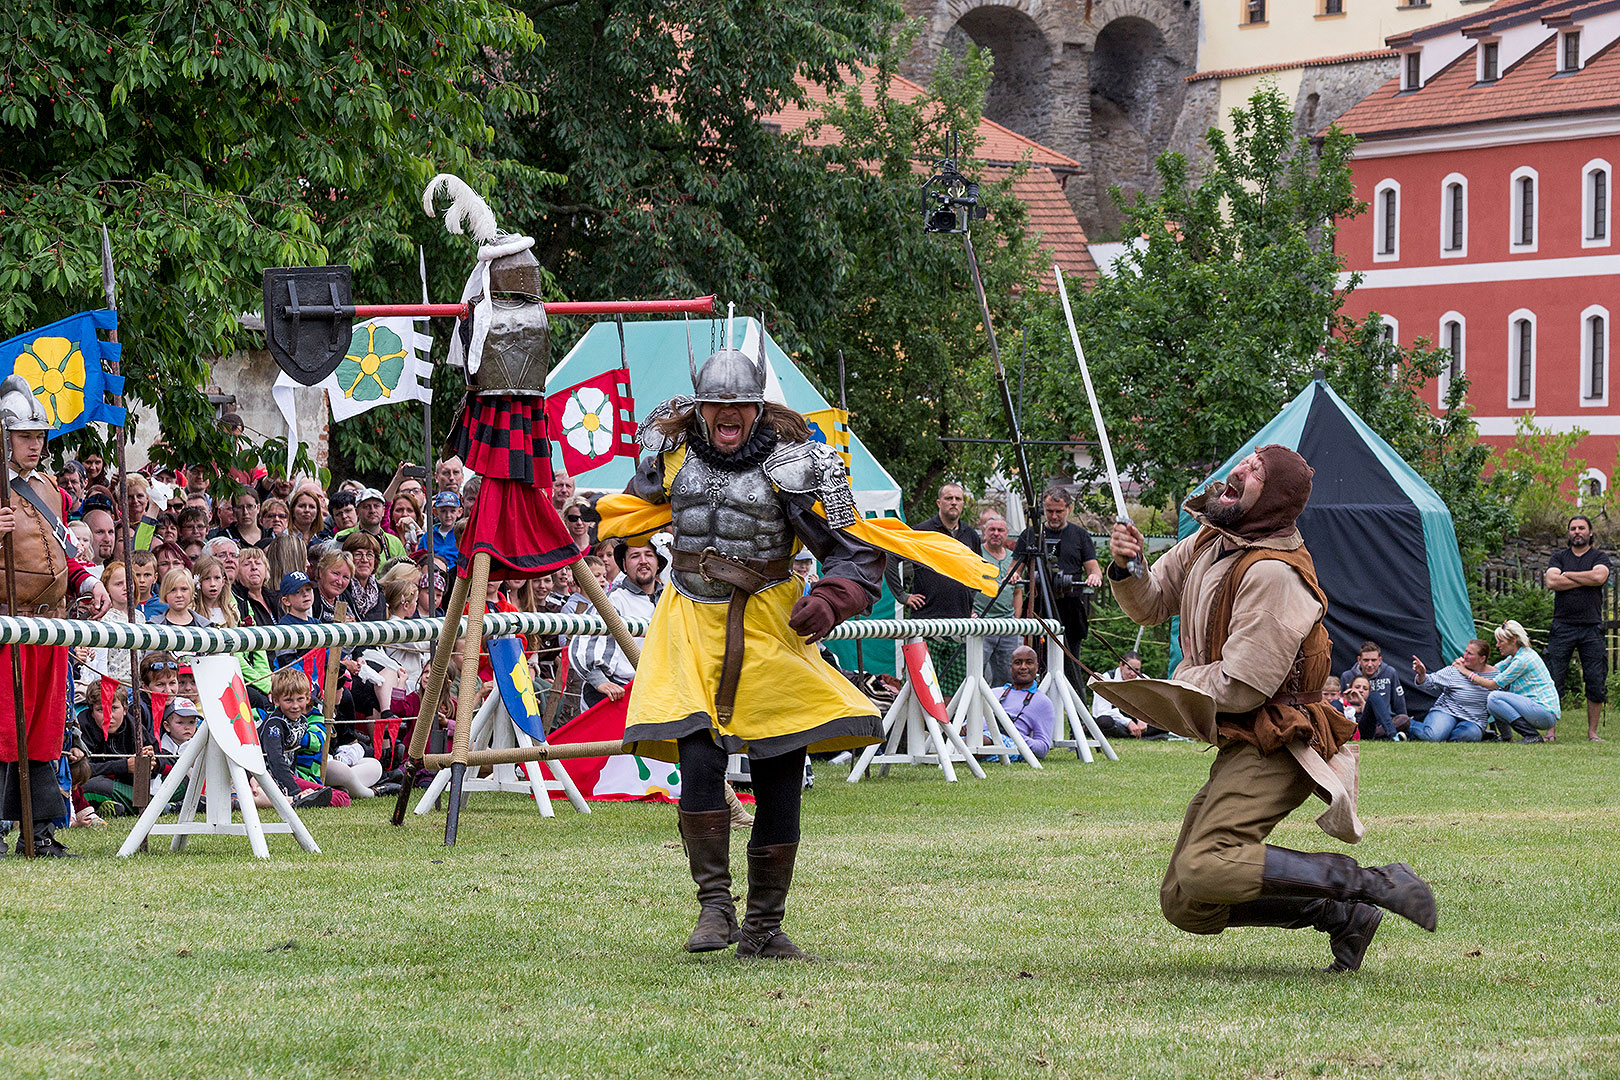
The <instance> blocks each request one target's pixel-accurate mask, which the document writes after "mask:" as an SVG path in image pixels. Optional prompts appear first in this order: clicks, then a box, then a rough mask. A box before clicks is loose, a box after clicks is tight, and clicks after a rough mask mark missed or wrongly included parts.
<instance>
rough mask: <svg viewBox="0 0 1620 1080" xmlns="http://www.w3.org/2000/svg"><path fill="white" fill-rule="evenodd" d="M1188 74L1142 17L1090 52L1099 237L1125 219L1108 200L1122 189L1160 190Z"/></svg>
mask: <svg viewBox="0 0 1620 1080" xmlns="http://www.w3.org/2000/svg"><path fill="white" fill-rule="evenodd" d="M1188 73H1189V70H1188V66H1187V65H1186V64H1185V63H1183V62H1182V61H1181V60H1179V59H1178V58H1177V57H1176V56H1175V55H1174V54H1173V53H1172V52H1171V50H1170V47H1169V45H1168V43H1167V42H1166V40H1165V36H1164V34H1163V32H1161V31H1160V29H1159V28H1158V27H1157V26H1156V25H1154V24H1153V23H1152V22H1149V21H1148V20H1147V19H1144V18H1142V17H1140V16H1136V15H1127V16H1122V17H1120V18H1116V19H1113V20H1112V21H1110V22H1109V23H1107V24H1106V25H1105V26H1103V28H1102V30H1101V31H1099V32H1098V34H1097V39H1096V43H1095V45H1094V46H1093V48H1092V52H1091V93H1090V101H1089V105H1090V109H1091V138H1090V150H1091V165H1092V169H1091V186H1092V199H1093V200H1094V202H1093V205H1094V207H1095V210H1094V212H1093V213H1094V220H1093V221H1092V222H1091V223H1089V224H1090V227H1091V228H1094V229H1095V230H1096V231H1097V232H1098V233H1100V234H1103V235H1112V234H1113V233H1114V232H1115V231H1116V230H1117V229H1118V228H1119V225H1120V224H1121V222H1122V221H1123V215H1122V214H1121V213H1120V212H1119V210H1118V209H1117V208H1116V207H1115V206H1114V203H1113V200H1111V199H1110V198H1109V197H1108V191H1109V189H1110V188H1111V187H1114V186H1118V187H1119V188H1120V189H1121V191H1122V192H1124V194H1125V195H1126V196H1127V197H1130V196H1134V195H1139V194H1141V193H1143V192H1148V191H1152V190H1153V189H1154V188H1155V187H1156V185H1157V175H1156V174H1155V172H1154V169H1153V162H1154V159H1156V158H1157V157H1158V156H1159V155H1160V154H1162V153H1163V152H1164V151H1165V150H1166V149H1168V148H1169V145H1170V138H1171V135H1172V134H1173V133H1174V131H1175V127H1176V120H1177V119H1178V118H1179V117H1180V115H1181V107H1182V102H1183V99H1184V98H1185V97H1186V83H1185V82H1184V77H1185V76H1186V75H1187V74H1188Z"/></svg>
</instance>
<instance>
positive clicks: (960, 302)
mask: <svg viewBox="0 0 1620 1080" xmlns="http://www.w3.org/2000/svg"><path fill="white" fill-rule="evenodd" d="M898 56H899V52H898V50H894V51H891V52H890V53H889V54H887V55H886V57H885V58H884V60H883V61H882V62H881V63H880V64H879V66H878V67H877V68H876V69H875V71H874V73H873V75H872V78H873V80H874V84H875V88H876V91H877V93H876V98H875V101H874V102H873V103H872V104H868V103H866V102H865V101H864V100H863V98H862V96H861V95H860V93H859V92H858V91H857V90H855V89H853V88H852V89H850V90H848V91H846V92H845V93H844V94H842V95H841V96H840V98H838V99H836V100H835V101H834V102H833V103H832V104H831V105H830V106H829V107H828V109H827V112H826V120H825V124H826V127H827V128H828V129H830V130H835V131H836V132H837V140H836V143H835V145H833V146H832V147H829V148H828V149H827V150H826V151H825V156H826V158H827V159H828V166H829V168H830V169H831V173H832V175H833V176H834V177H836V181H835V183H834V184H833V185H832V186H833V187H835V189H836V190H838V191H839V192H840V197H839V199H838V201H837V203H836V205H835V206H834V207H833V210H834V216H833V220H834V222H835V223H836V224H837V226H838V229H839V232H840V234H841V237H842V243H843V245H844V248H845V250H846V253H847V255H846V260H845V271H844V273H843V275H842V276H841V277H840V278H839V280H838V283H837V289H836V292H835V293H834V294H833V299H834V303H833V304H832V307H831V310H830V312H829V314H828V315H827V317H826V318H825V319H823V320H822V321H820V322H819V323H814V324H812V325H810V326H808V327H807V328H806V329H805V330H804V332H803V335H802V337H803V341H804V343H805V346H806V347H805V349H804V350H803V351H802V353H801V360H802V361H803V362H804V366H805V367H806V368H807V370H809V371H810V372H811V373H812V375H814V376H816V377H818V378H819V380H820V382H821V384H822V386H823V387H834V386H836V379H837V375H836V353H837V350H839V349H842V350H843V351H844V354H845V359H846V362H847V366H848V371H849V380H848V385H849V405H850V410H851V413H852V417H853V418H852V420H851V423H852V424H853V425H855V426H857V427H858V428H859V430H860V432H861V437H862V438H863V439H864V440H865V441H866V443H867V445H868V447H870V448H871V449H872V451H873V453H874V454H875V455H876V456H877V458H878V460H879V461H882V462H883V463H884V464H885V466H886V467H887V468H888V469H889V471H890V472H891V473H892V474H893V475H894V477H895V479H896V480H897V481H898V482H899V483H900V486H901V489H902V491H904V492H905V493H906V496H907V500H908V505H909V506H911V507H912V508H913V509H914V510H915V511H916V513H914V515H913V516H914V517H915V518H922V517H925V516H927V514H929V513H932V510H933V505H934V498H935V491H936V489H937V488H938V486H939V484H940V483H941V482H943V481H945V480H966V479H969V478H970V477H972V476H973V475H975V472H974V470H973V468H972V466H974V465H975V463H983V462H986V461H987V460H988V457H989V455H988V454H987V453H985V452H984V451H982V450H980V451H978V452H974V453H964V452H962V450H961V449H960V448H959V447H956V446H952V445H950V444H945V443H941V442H940V441H939V437H940V436H946V435H970V436H982V435H986V434H989V435H992V436H995V435H1004V434H1005V433H1006V424H1005V422H1004V420H1003V419H1002V416H1001V413H1000V412H999V411H996V410H997V402H998V401H999V399H995V398H993V397H987V391H986V387H987V384H988V382H989V377H990V372H991V370H992V364H991V359H990V348H989V339H988V338H987V336H986V334H985V330H984V325H983V316H982V315H981V313H980V310H979V303H978V298H977V295H976V293H975V292H974V289H973V286H972V283H971V280H970V278H969V274H968V262H967V255H966V251H965V248H964V245H963V243H962V238H961V237H959V236H954V235H949V234H927V233H924V232H923V230H922V212H921V200H920V197H919V185H920V182H921V180H922V179H924V178H923V177H919V176H918V175H917V172H916V167H917V163H918V162H919V161H927V160H928V159H929V158H930V157H931V156H933V155H936V154H938V153H939V152H940V148H941V147H942V146H943V143H944V135H945V134H946V133H947V132H948V131H956V132H959V133H961V135H962V154H963V157H962V158H961V159H959V160H958V161H957V166H958V168H960V169H961V171H962V172H963V173H964V174H965V175H968V176H977V177H979V179H980V180H981V190H980V201H981V202H982V203H983V204H984V205H985V207H986V208H987V210H988V217H987V219H986V220H985V221H981V222H976V223H975V224H974V226H973V234H972V235H973V242H974V249H975V252H976V254H977V256H978V260H979V264H980V271H981V274H982V276H983V279H984V288H985V292H986V295H987V298H988V300H989V304H990V317H991V320H992V322H993V323H994V324H995V325H996V327H997V329H998V331H999V332H1001V333H1002V334H1003V335H1005V333H1006V330H1007V328H1008V327H1009V326H1015V325H1019V324H1020V323H1022V322H1023V321H1024V320H1025V319H1027V318H1028V315H1027V312H1028V311H1029V310H1030V309H1031V308H1032V307H1035V308H1039V307H1042V306H1046V307H1050V303H1051V298H1050V297H1049V296H1045V295H1043V294H1041V293H1040V292H1039V291H1038V288H1037V286H1038V284H1039V281H1040V274H1041V266H1042V260H1043V256H1042V254H1041V251H1040V249H1039V247H1038V246H1037V243H1036V239H1037V238H1036V237H1035V236H1034V235H1033V234H1031V233H1030V232H1029V231H1028V230H1027V228H1026V225H1027V220H1028V215H1027V212H1026V210H1025V208H1024V206H1023V204H1022V203H1020V202H1019V201H1018V200H1017V198H1016V197H1015V196H1014V194H1013V191H1012V184H1013V181H1014V179H1016V177H1017V176H1018V175H1021V173H1022V171H1023V170H1022V169H1021V168H1020V169H1017V170H1013V171H1011V172H1005V171H1004V172H1002V173H1000V174H999V175H992V174H988V173H986V172H985V171H984V169H983V167H982V166H981V165H979V164H978V163H977V162H976V161H975V160H974V159H973V154H974V152H975V151H976V150H977V148H978V139H977V136H976V135H975V134H974V132H975V130H976V127H977V124H978V121H979V117H980V115H981V111H982V109H983V104H984V94H985V90H986V89H987V88H988V86H989V80H990V64H989V56H988V55H986V54H981V53H980V52H979V51H978V50H976V49H975V50H970V51H969V52H968V53H967V55H965V56H964V57H962V58H960V59H959V60H955V61H947V60H946V59H945V58H942V59H941V62H940V65H939V67H938V69H937V70H936V72H935V75H934V78H933V81H932V82H931V84H930V86H929V87H928V91H927V93H926V94H924V95H921V96H919V97H917V98H915V99H913V100H910V101H903V100H899V99H897V97H896V96H895V95H893V94H891V93H890V89H891V86H892V82H891V79H892V76H893V72H894V64H895V62H896V60H897V59H898ZM1005 340H1006V339H1005V336H1003V341H1004V342H1005ZM1002 347H1003V349H1004V350H1005V349H1006V348H1007V346H1006V345H1005V344H1003V346H1002ZM992 393H993V392H992ZM987 410H988V411H987ZM979 475H982V469H981V470H979ZM856 482H857V483H859V477H857V478H856Z"/></svg>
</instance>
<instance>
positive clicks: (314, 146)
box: [0, 0, 537, 464]
mask: <svg viewBox="0 0 1620 1080" xmlns="http://www.w3.org/2000/svg"><path fill="white" fill-rule="evenodd" d="M0 39H3V40H5V41H6V42H7V43H8V47H7V48H6V49H5V51H4V52H3V53H0V139H3V140H4V143H5V145H6V147H7V152H6V154H5V156H4V158H3V160H0V326H3V327H5V328H6V333H8V334H9V333H18V332H21V331H22V330H24V329H26V328H28V327H30V326H33V325H38V324H40V323H45V322H49V321H51V320H54V319H57V318H60V317H62V316H64V315H67V314H70V313H72V312H75V311H79V310H83V309H85V308H88V307H100V306H103V303H104V301H103V297H102V291H101V276H100V261H99V245H100V235H99V229H100V226H101V225H103V224H105V225H106V226H107V227H108V228H109V229H110V231H111V235H112V247H113V256H114V261H115V263H116V265H117V268H118V283H119V306H120V315H121V318H120V323H121V326H120V331H121V339H122V340H123V342H124V359H125V374H126V375H127V376H128V377H129V390H130V393H131V394H132V395H133V396H134V397H135V398H136V399H138V400H141V401H144V402H146V403H148V404H150V405H153V406H154V407H155V408H156V410H157V414H158V419H159V423H160V425H161V427H162V430H163V435H164V438H165V440H166V442H167V447H166V450H165V453H166V456H167V457H168V458H169V459H171V460H174V461H192V462H196V461H214V462H217V463H221V464H223V463H225V462H227V461H230V460H232V450H231V448H230V446H229V443H228V439H227V438H226V437H225V436H224V434H223V433H222V432H220V431H219V430H218V429H217V428H216V427H215V426H214V425H213V424H212V423H211V420H212V412H211V410H210V408H209V407H208V405H207V402H206V401H205V399H204V398H203V397H202V395H201V393H200V389H201V387H203V386H204V385H205V383H206V382H207V381H208V372H209V360H210V358H211V357H214V356H218V355H221V354H224V353H226V352H228V351H229V350H231V349H233V348H235V347H237V346H238V345H241V344H245V343H251V340H250V339H246V338H245V337H244V336H243V335H241V334H240V333H239V332H238V327H239V316H240V314H241V313H243V312H251V311H256V310H258V309H259V307H260V306H261V301H260V292H259V290H260V275H261V272H262V271H263V269H264V268H265V267H267V266H286V265H299V264H322V263H326V262H348V263H351V264H352V265H353V266H354V268H355V271H356V277H355V288H356V294H357V296H359V297H360V298H361V299H365V298H366V297H367V296H368V295H371V296H389V297H396V296H399V295H404V296H407V297H408V296H415V295H417V293H418V291H419V289H420V285H418V284H417V283H416V240H415V239H413V237H427V236H431V235H432V234H433V233H435V232H438V233H440V234H442V230H439V229H437V228H436V224H435V223H429V222H427V221H426V219H424V218H423V216H422V213H421V210H420V208H419V207H418V206H417V205H416V198H417V195H418V193H419V192H420V191H421V189H422V186H423V185H424V183H425V182H426V180H427V179H428V177H429V176H431V175H432V174H433V173H434V172H436V171H440V170H452V171H462V172H464V173H467V172H474V173H476V172H477V169H478V166H477V163H475V162H474V161H473V160H472V158H471V157H470V148H472V147H475V146H478V145H480V144H482V143H484V142H486V141H487V139H488V138H489V135H490V131H489V127H488V124H487V119H486V117H487V114H488V112H490V111H494V112H499V113H501V114H506V115H521V114H524V113H527V112H531V111H532V110H533V109H534V107H535V105H536V99H535V95H534V93H533V92H532V90H529V89H526V88H525V87H524V86H522V85H520V84H518V83H516V82H514V81H513V80H512V78H511V76H510V75H509V73H508V70H507V65H506V64H505V63H504V62H503V61H504V59H505V58H512V57H521V56H524V55H526V54H527V53H528V51H529V50H531V49H532V48H533V47H534V46H535V45H536V44H537V38H536V37H535V34H534V31H533V28H532V26H531V25H530V23H529V21H528V20H527V19H526V18H525V17H523V16H522V15H520V14H517V13H515V12H513V11H512V10H511V9H509V8H508V7H506V6H505V5H503V4H500V3H498V2H495V0H453V2H444V3H420V2H412V0H406V2H403V3H399V4H386V5H383V4H377V3H358V4H355V3H345V4H337V3H330V2H322V0H267V2H264V3H257V4H248V3H242V2H224V0H201V2H198V3H193V4H183V5H177V4H160V3H156V2H153V0H120V2H116V3H115V2H111V0H77V2H75V0H56V2H49V0H47V2H42V3H31V4H16V3H14V4H7V5H4V6H3V7H0ZM430 242H437V241H430ZM440 261H442V262H443V263H444V264H445V265H448V259H446V260H440ZM463 261H464V260H463ZM463 273H464V271H463ZM457 285H458V292H459V282H458V283H457ZM267 456H270V455H267ZM237 463H239V464H240V463H241V461H240V460H238V462H237Z"/></svg>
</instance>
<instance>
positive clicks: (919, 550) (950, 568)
mask: <svg viewBox="0 0 1620 1080" xmlns="http://www.w3.org/2000/svg"><path fill="white" fill-rule="evenodd" d="M596 512H597V513H598V514H599V515H601V518H602V524H601V525H600V526H599V527H598V528H597V531H596V535H597V537H598V538H600V539H602V540H611V539H614V538H616V537H623V538H625V539H630V538H634V537H644V536H649V535H651V534H652V533H655V532H657V531H658V530H659V529H661V528H663V527H664V526H666V525H668V524H669V522H670V508H669V504H668V503H650V502H647V501H646V500H645V499H639V498H637V497H636V496H634V495H604V496H602V497H601V498H600V499H598V500H597V502H596ZM816 512H817V513H819V514H821V515H822V516H823V517H826V512H825V511H823V510H822V508H821V504H820V503H819V502H818V503H817V504H816ZM844 531H845V532H847V533H849V534H850V535H851V536H853V537H855V539H857V540H862V541H865V542H866V543H868V544H871V545H872V546H873V547H875V548H878V549H879V550H881V551H887V552H888V553H889V554H891V555H898V556H899V557H900V558H902V559H909V560H911V561H912V562H914V563H920V564H921V565H923V566H926V567H928V568H929V569H931V570H937V571H938V572H939V573H941V574H944V575H945V576H946V577H948V578H950V579H951V580H953V581H959V582H961V583H962V584H963V585H966V586H967V587H968V588H970V589H976V590H977V591H979V592H981V593H983V594H984V595H986V596H994V595H996V587H997V585H998V584H999V581H998V579H999V577H1000V570H999V569H998V568H997V567H996V564H995V563H993V562H986V561H985V560H984V559H983V558H981V557H979V556H978V555H975V554H974V553H973V550H972V549H971V548H969V547H967V546H966V545H964V544H962V543H961V542H959V541H957V540H955V539H953V538H952V537H949V536H946V535H945V534H944V533H936V532H918V531H917V530H915V529H913V528H911V527H910V526H909V525H907V524H906V523H905V522H903V521H901V520H900V519H899V518H856V519H855V521H854V522H853V523H852V524H850V525H847V526H845V528H844Z"/></svg>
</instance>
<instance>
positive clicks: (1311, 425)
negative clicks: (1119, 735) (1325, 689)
mask: <svg viewBox="0 0 1620 1080" xmlns="http://www.w3.org/2000/svg"><path fill="white" fill-rule="evenodd" d="M1270 443H1280V444H1281V445H1283V446H1287V447H1290V448H1291V449H1294V450H1297V451H1298V452H1299V454H1300V456H1302V457H1303V458H1304V459H1305V460H1306V461H1307V462H1309V463H1310V465H1311V468H1313V469H1314V470H1316V475H1315V476H1314V477H1313V478H1312V483H1311V499H1310V503H1309V504H1308V505H1307V506H1306V507H1305V512H1304V513H1302V514H1301V515H1300V517H1299V530H1300V533H1301V534H1302V535H1303V536H1304V537H1305V545H1306V547H1308V548H1309V549H1310V552H1311V558H1312V559H1313V560H1314V561H1315V563H1316V573H1317V578H1318V580H1320V582H1321V583H1322V588H1323V589H1324V590H1325V591H1326V592H1327V595H1328V615H1327V628H1328V632H1329V633H1330V634H1331V635H1332V636H1333V670H1334V671H1335V672H1342V671H1344V670H1346V669H1348V668H1349V667H1350V666H1352V665H1353V664H1354V663H1355V658H1356V651H1357V649H1358V648H1359V647H1360V645H1361V643H1362V641H1364V640H1372V641H1376V642H1377V643H1378V644H1379V645H1380V646H1381V647H1382V649H1383V651H1384V659H1385V660H1386V661H1388V662H1389V663H1390V664H1392V665H1394V667H1395V669H1396V670H1397V671H1400V672H1402V681H1403V682H1404V683H1406V684H1407V689H1408V692H1409V693H1410V692H1412V689H1413V688H1412V685H1411V658H1412V657H1413V656H1414V655H1415V656H1419V657H1421V658H1422V659H1423V662H1424V663H1425V664H1426V665H1427V666H1428V667H1429V668H1430V670H1434V669H1437V668H1438V667H1440V666H1441V665H1442V664H1444V663H1447V662H1449V661H1450V660H1452V659H1454V658H1456V657H1458V656H1461V655H1462V651H1463V647H1464V646H1465V645H1467V644H1468V639H1469V638H1471V637H1473V636H1474V616H1473V611H1472V609H1471V608H1470V606H1469V602H1468V585H1467V582H1466V580H1465V579H1464V577H1463V567H1462V558H1461V556H1460V555H1459V554H1458V552H1457V534H1456V532H1455V530H1454V529H1453V528H1452V524H1451V511H1450V510H1448V509H1447V508H1446V504H1445V503H1444V502H1443V501H1441V499H1440V496H1439V495H1438V494H1436V492H1435V490H1434V488H1432V487H1430V486H1429V485H1428V483H1427V482H1426V481H1425V480H1424V479H1423V478H1422V477H1421V476H1419V475H1418V474H1417V472H1416V471H1415V470H1414V469H1413V468H1412V467H1411V466H1410V465H1408V464H1407V463H1406V462H1405V461H1403V460H1401V457H1400V455H1399V454H1397V453H1395V451H1394V449H1393V448H1391V447H1390V445H1389V444H1388V443H1387V442H1385V441H1384V440H1383V439H1382V438H1380V437H1379V436H1378V434H1377V433H1376V432H1375V431H1373V430H1372V428H1370V427H1368V426H1367V424H1366V422H1365V421H1363V420H1362V419H1361V417H1359V416H1357V415H1356V414H1355V412H1354V410H1352V409H1351V408H1350V406H1348V405H1346V404H1345V403H1344V399H1343V398H1341V397H1339V395H1338V394H1335V393H1334V392H1333V389H1332V388H1331V387H1330V386H1328V385H1327V383H1326V382H1324V381H1317V382H1313V383H1311V385H1309V386H1307V387H1306V388H1305V389H1304V391H1303V392H1301V393H1300V395H1299V396H1298V397H1296V398H1295V399H1294V400H1293V401H1291V402H1289V403H1288V404H1287V405H1286V406H1284V407H1283V410H1282V411H1281V412H1279V413H1278V414H1277V416H1276V417H1275V418H1274V419H1273V420H1272V421H1271V422H1270V423H1269V424H1267V425H1266V426H1265V427H1263V428H1261V429H1260V431H1259V432H1258V433H1257V434H1256V435H1255V436H1254V437H1253V438H1252V439H1250V440H1249V441H1248V442H1246V443H1244V444H1243V446H1242V447H1241V448H1239V449H1238V450H1237V452H1236V453H1234V454H1233V455H1232V456H1231V457H1229V458H1227V459H1226V461H1225V462H1223V463H1222V464H1221V467H1220V468H1218V469H1216V470H1215V471H1214V472H1213V473H1211V474H1210V475H1209V476H1208V477H1207V478H1206V479H1205V481H1204V484H1207V483H1209V481H1211V480H1219V479H1223V478H1224V477H1225V476H1226V475H1227V474H1228V473H1229V472H1231V471H1232V469H1233V468H1234V467H1235V466H1236V465H1237V463H1238V462H1240V461H1242V460H1243V459H1244V458H1245V457H1247V456H1248V455H1249V454H1250V453H1252V452H1253V451H1254V450H1255V449H1257V448H1259V447H1261V446H1265V445H1267V444H1270ZM1204 484H1200V485H1199V488H1200V489H1202V487H1203V486H1204ZM1196 528H1197V524H1196V523H1195V522H1194V521H1193V519H1192V517H1191V516H1190V515H1189V514H1188V513H1187V512H1186V511H1185V510H1183V511H1182V512H1181V523H1180V530H1179V531H1180V535H1181V536H1182V537H1184V538H1185V537H1187V536H1191V535H1192V534H1193V532H1194V531H1196ZM1178 641H1179V639H1178V638H1176V637H1174V636H1173V637H1172V640H1171V656H1170V669H1171V670H1172V671H1174V670H1175V667H1176V665H1177V664H1179V663H1180V662H1181V653H1180V648H1179V644H1178ZM1417 693H1418V695H1419V698H1420V700H1426V699H1427V698H1428V697H1429V695H1428V694H1426V693H1423V692H1422V691H1418V692H1417Z"/></svg>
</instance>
